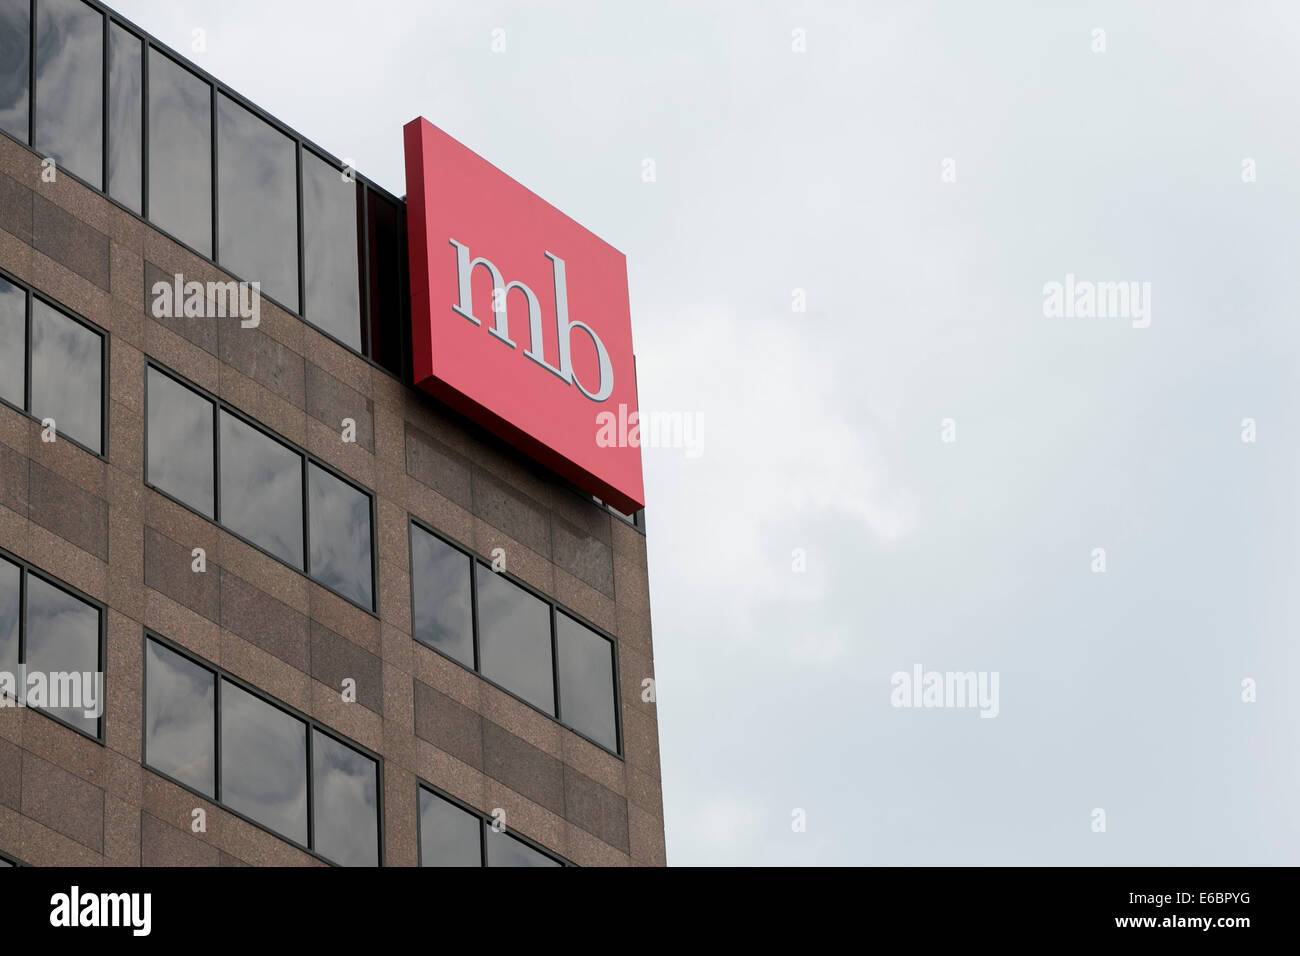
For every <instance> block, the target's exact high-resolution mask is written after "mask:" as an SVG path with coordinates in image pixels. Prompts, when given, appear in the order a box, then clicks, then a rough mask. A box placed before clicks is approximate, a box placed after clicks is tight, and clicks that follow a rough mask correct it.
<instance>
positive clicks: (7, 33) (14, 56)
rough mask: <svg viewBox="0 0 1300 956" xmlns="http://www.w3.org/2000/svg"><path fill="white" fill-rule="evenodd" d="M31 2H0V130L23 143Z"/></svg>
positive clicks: (25, 133) (29, 77)
mask: <svg viewBox="0 0 1300 956" xmlns="http://www.w3.org/2000/svg"><path fill="white" fill-rule="evenodd" d="M31 9H32V8H31V3H30V2H29V0H0V130H4V131H5V132H6V133H8V134H9V135H10V136H12V137H14V138H15V139H17V140H20V141H21V142H24V143H25V142H27V84H28V83H29V82H30V81H31V72H30V66H29V63H30V57H31V34H30V32H29V31H30V29H31Z"/></svg>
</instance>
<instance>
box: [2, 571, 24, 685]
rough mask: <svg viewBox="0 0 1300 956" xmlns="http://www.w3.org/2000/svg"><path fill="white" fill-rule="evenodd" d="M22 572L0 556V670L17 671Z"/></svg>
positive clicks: (14, 672) (8, 672) (9, 672)
mask: <svg viewBox="0 0 1300 956" xmlns="http://www.w3.org/2000/svg"><path fill="white" fill-rule="evenodd" d="M22 577H23V572H22V569H21V568H20V567H18V565H16V564H14V563H13V562H12V561H6V560H5V559H4V558H0V671H4V672H5V673H7V674H17V673H18V613H19V611H20V610H21V605H20V603H19V598H20V595H21V589H22Z"/></svg>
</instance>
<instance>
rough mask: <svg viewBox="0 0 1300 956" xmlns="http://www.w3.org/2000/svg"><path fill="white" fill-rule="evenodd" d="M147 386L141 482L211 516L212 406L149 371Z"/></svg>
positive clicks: (161, 375)
mask: <svg viewBox="0 0 1300 956" xmlns="http://www.w3.org/2000/svg"><path fill="white" fill-rule="evenodd" d="M148 383H149V384H148V391H147V395H146V402H147V404H148V406H149V420H148V426H147V427H148V433H147V436H146V439H145V442H146V444H147V446H148V448H149V463H148V472H147V474H146V475H145V479H146V480H147V481H148V482H149V483H150V484H151V485H153V486H154V487H155V488H158V489H159V490H160V491H165V492H167V494H169V495H171V496H172V497H174V498H176V499H177V500H179V501H183V502H185V503H186V504H187V505H189V506H190V507H191V508H194V509H195V510H196V511H201V512H203V514H205V515H207V516H208V517H209V518H211V517H212V516H213V515H214V514H215V512H214V510H213V498H212V495H213V488H214V481H215V479H214V476H213V464H212V449H213V443H212V403H211V402H209V401H208V400H207V399H206V398H204V397H203V396H201V395H199V394H198V393H197V392H193V391H191V390H190V389H188V388H186V387H185V386H184V385H181V384H180V383H179V382H177V381H174V380H173V379H171V378H169V377H168V376H166V375H164V374H163V373H162V372H160V371H158V370H157V369H155V368H150V369H149V379H148Z"/></svg>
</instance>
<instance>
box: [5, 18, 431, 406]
mask: <svg viewBox="0 0 1300 956" xmlns="http://www.w3.org/2000/svg"><path fill="white" fill-rule="evenodd" d="M40 2H41V0H31V3H30V4H29V8H28V22H29V25H30V26H29V31H28V32H29V36H28V81H27V104H28V105H27V141H26V142H23V141H22V140H20V139H18V138H17V137H15V136H10V135H9V134H8V133H5V132H3V131H0V136H6V137H8V138H9V139H12V140H13V141H14V142H16V143H20V144H21V145H22V146H24V147H26V148H27V149H28V150H29V151H30V152H33V153H36V154H37V155H42V154H40V153H39V152H38V151H37V150H36V149H35V147H34V146H33V145H32V143H34V141H35V140H34V136H35V130H36V99H37V90H36V30H35V28H34V24H35V22H36V7H37V5H38V4H39V3H40ZM84 2H85V4H86V5H87V6H88V7H90V8H92V9H93V10H95V11H96V12H98V13H100V14H102V15H103V17H104V31H103V37H104V41H103V51H104V52H103V57H102V59H103V61H104V70H103V73H104V76H103V81H102V82H103V97H102V98H103V106H104V109H103V113H104V114H105V116H104V124H105V126H104V130H103V139H102V143H101V146H102V150H103V155H102V156H101V157H100V159H101V162H100V167H101V175H103V176H107V166H108V156H109V155H110V153H109V150H110V146H109V141H110V136H111V131H110V130H109V128H108V116H107V114H108V103H109V97H110V93H109V75H108V74H109V71H108V52H109V49H108V37H109V35H110V33H111V25H113V24H116V25H117V26H118V27H120V28H122V29H123V30H125V31H126V32H128V33H130V34H132V35H133V36H134V37H135V38H136V39H138V40H140V41H141V42H142V44H143V64H142V69H141V97H142V109H143V117H142V119H143V122H142V123H141V157H142V164H141V166H142V170H141V180H142V182H141V204H140V205H141V211H140V212H138V213H137V212H136V211H134V210H133V209H131V208H130V207H129V206H127V205H125V204H124V203H122V202H120V201H118V200H117V199H115V198H114V197H113V196H112V195H110V194H109V191H108V189H107V179H105V180H104V183H105V187H104V188H100V187H97V186H94V185H92V184H91V183H89V182H87V181H86V180H85V179H82V178H81V177H80V176H77V175H76V174H75V173H72V172H69V171H67V170H65V169H63V168H62V167H60V169H59V174H60V175H66V176H69V177H71V178H72V179H74V180H76V181H77V182H79V183H81V184H82V185H84V186H85V187H86V188H88V189H93V190H95V191H96V192H97V193H99V194H100V195H101V196H103V197H104V198H105V199H107V200H108V201H109V202H111V203H113V204H114V205H115V206H117V207H118V208H119V209H122V210H123V211H125V212H127V213H128V214H130V215H131V216H133V217H134V218H136V219H137V220H139V221H141V222H143V223H145V224H147V225H148V226H150V227H151V228H153V229H155V230H157V231H158V232H160V233H161V234H163V235H165V236H167V238H169V239H171V240H172V241H173V242H176V243H177V244H179V245H180V246H182V247H183V248H185V249H186V250H187V251H189V252H191V253H193V254H194V255H196V256H198V257H199V258H200V259H202V260H204V261H205V262H208V263H210V264H212V265H214V266H216V267H217V268H219V269H221V270H222V271H224V272H226V273H227V274H228V275H231V276H234V277H235V278H236V279H244V278H246V277H243V276H238V275H236V274H235V273H234V272H231V271H230V269H229V268H227V267H225V266H223V265H222V264H221V262H220V261H218V259H217V258H216V257H215V253H217V252H218V251H219V250H218V248H217V239H218V228H219V227H218V195H217V193H218V185H217V116H216V104H217V97H218V96H220V95H224V96H226V97H228V98H229V99H231V100H232V101H234V102H235V103H236V104H238V105H239V106H242V107H243V108H244V109H246V110H248V111H249V112H250V113H252V114H253V115H254V116H255V117H257V118H258V119H260V120H262V121H263V122H265V123H267V124H269V125H270V126H271V127H273V128H274V129H275V130H277V131H278V132H280V133H283V134H284V135H285V136H287V137H288V138H289V139H290V141H292V143H293V144H294V152H295V159H294V165H295V176H296V179H297V199H296V202H297V219H298V227H297V232H298V299H299V306H300V308H298V309H290V308H289V307H288V306H286V305H285V304H284V303H283V302H280V301H279V300H277V299H276V298H274V297H273V296H271V295H268V294H266V293H265V292H264V293H262V298H264V299H266V300H267V301H269V302H272V303H274V304H275V305H276V306H277V307H278V308H280V309H283V310H284V311H285V312H287V313H288V314H290V315H292V316H294V317H295V318H297V319H299V320H300V321H303V322H304V323H305V324H307V325H311V326H312V328H313V329H315V330H316V331H318V332H319V333H320V334H321V335H324V336H325V337H326V338H328V339H330V340H331V341H333V342H335V343H336V344H337V345H339V346H340V347H341V348H344V349H347V350H348V352H350V353H351V354H353V355H358V356H360V357H361V358H362V359H364V360H365V361H366V362H368V363H369V364H370V365H372V366H373V367H374V368H377V369H380V370H382V371H383V372H385V373H386V374H388V375H389V376H391V377H392V378H395V379H397V380H399V381H402V382H408V381H409V380H410V375H411V369H410V366H411V358H410V354H409V349H406V350H404V354H403V355H402V356H401V363H400V364H401V368H400V369H398V370H397V371H394V370H392V369H389V368H388V367H386V366H384V365H381V364H380V363H379V362H377V361H375V360H374V359H373V358H372V357H371V355H370V353H369V346H370V343H371V340H372V333H371V326H372V321H371V319H372V317H371V315H370V306H369V301H370V291H371V290H370V284H369V279H370V277H369V273H368V270H367V268H366V261H367V260H368V258H369V250H368V238H367V237H368V235H369V196H368V194H369V193H371V192H374V193H377V194H379V196H380V197H382V198H383V199H385V200H387V201H388V202H390V203H392V204H394V205H395V206H397V207H398V212H399V215H404V214H405V209H406V202H405V200H404V199H403V198H402V197H399V196H396V195H394V194H393V193H392V192H390V191H389V190H387V189H385V188H383V187H382V186H380V185H378V184H377V183H375V182H374V181H373V180H371V179H369V178H367V177H365V176H363V175H362V174H360V173H358V172H357V171H356V170H355V168H354V167H349V166H348V165H347V164H346V163H344V161H343V160H342V159H341V158H339V157H337V156H335V155H334V154H333V153H331V152H330V151H329V150H327V149H325V148H324V147H322V146H320V145H319V144H318V143H316V142H314V141H313V140H311V139H308V138H307V137H305V136H303V135H301V134H300V133H298V132H296V131H295V130H293V129H292V128H290V127H289V126H288V125H286V124H285V123H283V122H281V121H280V120H278V119H276V118H275V117H274V116H272V115H271V114H270V113H268V112H267V111H266V110H264V109H262V108H261V107H259V106H258V105H257V104H255V103H253V102H252V101H250V100H249V99H247V98H246V97H244V96H242V95H241V94H239V93H238V92H236V91H235V90H233V89H232V88H231V87H229V86H228V85H226V84H225V83H223V82H221V81H220V80H219V79H217V78H216V77H215V76H213V75H212V74H211V73H209V72H208V71H207V70H205V69H204V68H203V67H201V66H199V65H198V64H197V63H195V62H194V61H193V60H191V59H189V58H188V57H186V56H185V55H184V54H182V53H180V52H179V51H177V50H174V49H173V48H172V47H170V46H168V45H167V44H165V43H163V42H162V41H160V40H159V39H157V38H156V37H154V36H153V35H152V34H151V33H149V32H148V31H147V30H144V29H142V28H141V27H139V26H137V25H136V24H134V23H133V22H131V21H130V20H128V19H127V18H126V17H124V16H122V15H121V14H120V13H118V12H117V11H115V10H113V9H112V8H111V7H108V6H106V5H105V4H104V3H102V2H100V0H84ZM151 50H157V51H158V53H159V54H160V55H162V56H165V57H167V58H168V59H169V60H171V61H172V62H173V63H175V64H176V65H177V66H179V67H180V68H181V69H184V70H187V71H189V72H190V73H192V74H194V75H195V76H196V77H198V78H199V79H200V80H202V81H203V82H204V83H206V84H207V85H208V87H209V91H210V97H209V101H210V102H211V104H212V109H211V110H210V113H211V115H210V116H209V138H210V152H211V156H210V162H211V172H212V197H211V200H210V202H211V206H212V222H211V226H212V228H211V233H212V234H211V236H210V241H211V244H212V250H213V253H214V255H205V254H204V253H203V252H201V251H199V250H198V249H195V248H194V247H193V246H191V245H190V244H188V243H186V242H185V241H183V240H182V239H180V238H178V237H177V236H176V235H174V234H173V233H171V232H169V231H168V230H166V229H164V228H163V227H162V226H160V225H158V224H156V223H155V222H153V220H152V219H150V218H149V53H150V51H151ZM304 149H306V150H310V151H311V152H312V153H314V154H315V155H316V157H317V158H318V159H321V160H323V161H324V162H325V163H327V164H328V165H330V166H333V167H334V168H335V169H337V170H338V171H339V173H340V174H342V172H343V170H344V169H351V175H352V178H353V179H354V180H355V181H356V184H357V186H358V187H359V201H360V203H361V212H360V215H361V216H362V217H363V218H362V221H361V222H360V223H359V228H358V231H357V255H358V257H359V262H358V267H359V268H358V273H359V275H360V276H361V278H362V280H363V281H364V282H365V283H366V286H365V292H364V294H362V296H361V302H360V303H359V305H360V309H359V312H360V316H359V317H360V320H361V326H362V327H361V342H362V348H361V349H354V348H353V347H352V346H350V345H348V344H347V343H346V342H344V341H342V340H341V339H338V338H336V337H334V336H333V335H331V334H330V333H329V332H326V331H325V330H324V329H322V328H320V327H319V326H316V325H313V324H312V323H311V322H310V321H308V320H307V319H306V317H305V315H304V313H303V311H302V308H301V307H302V306H304V305H305V303H304V302H303V298H304V295H303V293H304V289H303V285H304V282H305V277H304V272H303V247H304V242H303V196H302V194H303V179H302V165H303V162H302V152H303V150H304ZM399 243H400V244H401V245H402V246H403V248H404V247H405V244H406V234H405V231H400V233H399ZM400 258H401V260H402V261H401V262H400V263H399V264H398V268H399V270H400V272H401V273H402V274H403V275H404V274H405V272H406V269H407V265H406V261H405V260H406V256H405V255H404V254H403V255H402V256H401V257H400ZM399 297H400V300H401V302H402V303H403V306H404V308H409V290H407V289H405V288H402V289H399ZM409 327H410V321H409V315H407V314H405V313H404V314H403V315H401V316H399V318H398V321H397V324H396V327H395V329H396V331H397V333H398V334H399V335H401V336H403V337H404V340H405V337H409V334H410V328H409Z"/></svg>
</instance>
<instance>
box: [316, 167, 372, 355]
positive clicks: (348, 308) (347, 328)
mask: <svg viewBox="0 0 1300 956" xmlns="http://www.w3.org/2000/svg"><path fill="white" fill-rule="evenodd" d="M302 206H303V208H302V216H303V224H302V225H303V229H302V233H303V240H302V241H303V258H304V260H305V261H304V262H303V279H304V285H305V286H306V290H307V291H306V295H307V301H306V303H305V307H304V309H303V313H304V317H305V318H306V319H307V321H308V322H311V323H312V324H313V325H315V326H318V327H319V328H322V329H324V330H325V331H326V332H328V333H329V334H330V335H332V336H334V337H335V338H336V339H338V340H339V341H341V342H345V343H347V344H348V345H350V346H352V347H353V348H354V349H356V350H357V351H361V288H360V281H359V279H358V274H359V271H360V263H361V260H360V257H359V255H358V253H357V234H358V233H357V184H356V183H355V182H346V181H344V179H343V175H342V173H341V172H340V171H339V170H337V169H335V168H334V167H333V166H331V165H330V164H329V163H327V162H325V161H324V160H323V159H321V158H320V157H318V156H316V155H315V154H313V153H311V152H310V151H308V150H303V154H302Z"/></svg>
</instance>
